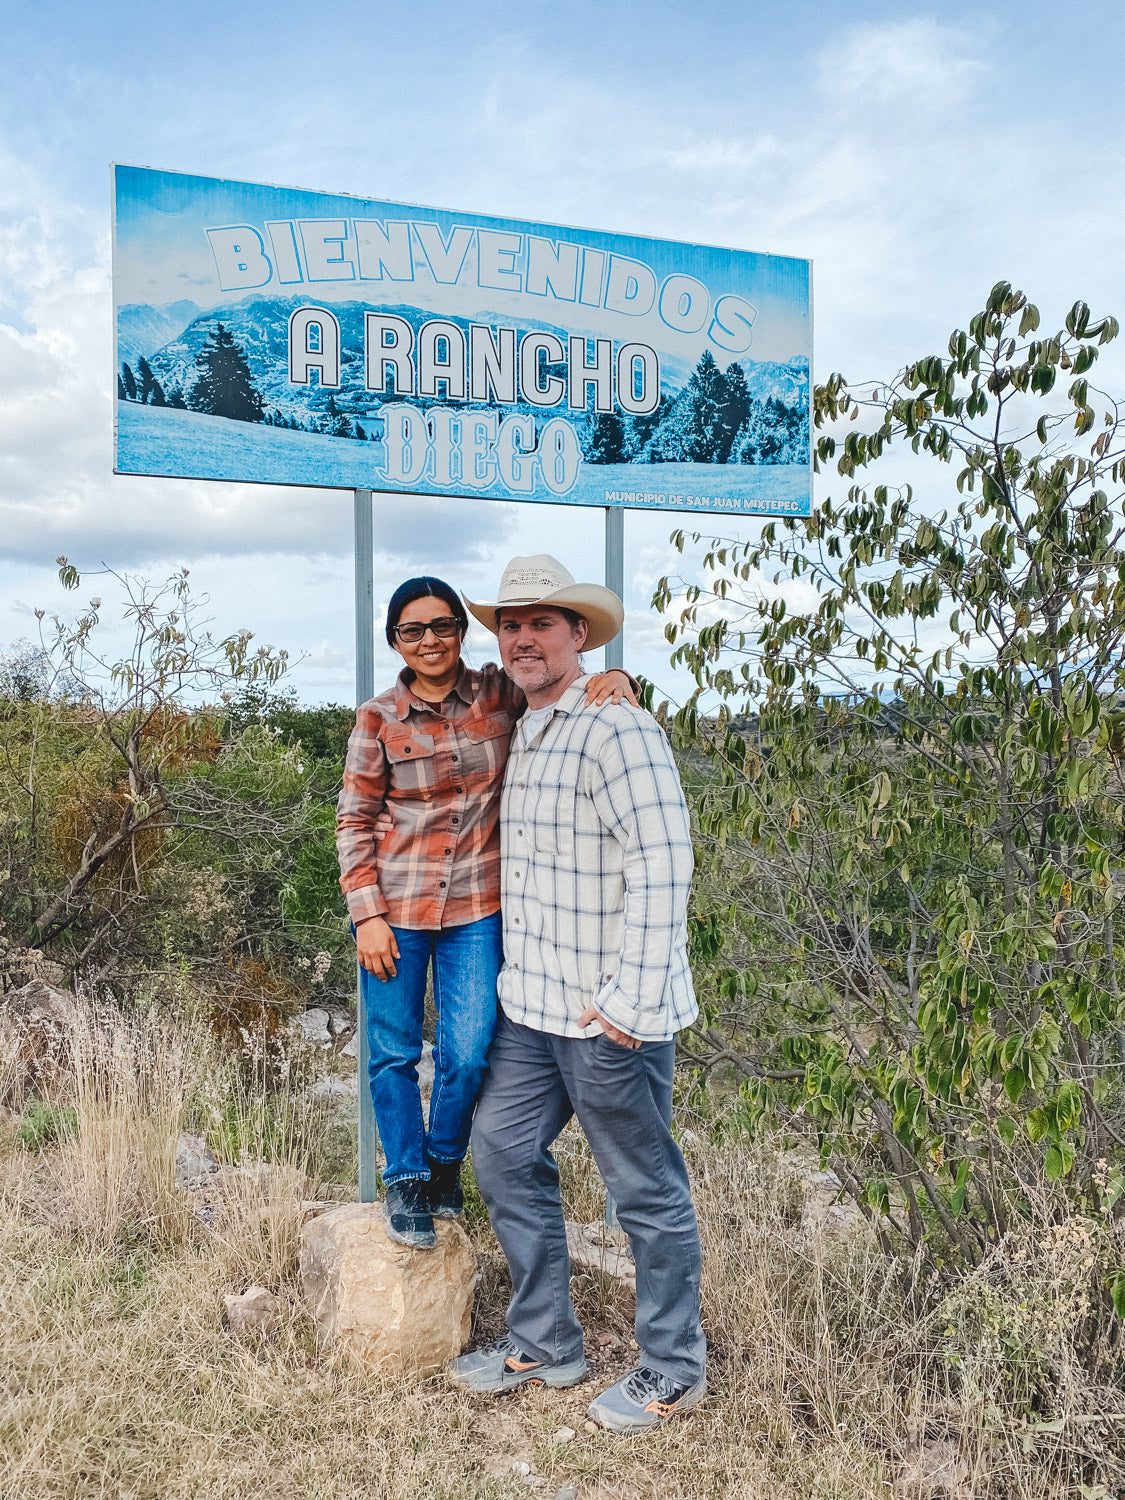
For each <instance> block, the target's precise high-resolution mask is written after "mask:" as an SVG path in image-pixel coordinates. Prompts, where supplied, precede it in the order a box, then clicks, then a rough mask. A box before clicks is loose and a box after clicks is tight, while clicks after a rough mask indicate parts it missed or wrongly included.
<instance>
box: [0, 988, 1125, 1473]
mask: <svg viewBox="0 0 1125 1500" xmlns="http://www.w3.org/2000/svg"><path fill="white" fill-rule="evenodd" d="M70 1092H71V1102H72V1103H73V1105H74V1108H75V1110H76V1114H77V1124H78V1129H77V1133H76V1134H75V1135H74V1136H73V1137H71V1138H70V1139H68V1140H64V1141H62V1142H61V1143H59V1144H54V1145H50V1146H48V1147H46V1148H45V1149H44V1150H42V1151H40V1152H35V1151H29V1150H26V1149H24V1148H23V1147H21V1146H20V1145H19V1144H18V1143H17V1141H16V1139H15V1132H14V1129H13V1128H11V1127H8V1128H5V1129H3V1130H2V1131H0V1366H2V1368H3V1370H4V1372H5V1376H4V1380H5V1381H6V1384H5V1383H0V1495H3V1496H4V1497H8V1496H12V1497H16V1496H19V1497H21V1500H23V1497H26V1500H35V1497H40V1496H42V1497H47V1496H51V1497H62V1496H66V1497H76V1500H77V1497H83V1500H85V1497H93V1496H113V1497H117V1496H121V1497H128V1500H157V1497H159V1500H181V1497H184V1500H187V1497H205V1500H235V1497H238V1500H242V1497H251V1496H253V1497H255V1500H273V1497H277V1500H282V1497H285V1500H289V1497H293V1500H297V1497H302V1500H305V1497H310V1500H316V1497H325V1500H327V1497H329V1496H331V1497H332V1500H350V1497H353V1496H354V1497H360V1496H363V1497H370V1496H378V1497H386V1500H398V1497H404V1500H405V1497H415V1496H423V1495H424V1496H427V1497H432V1500H443V1497H449V1500H454V1497H456V1500H466V1497H472V1500H477V1497H480V1500H487V1497H496V1500H500V1497H516V1496H527V1495H529V1494H533V1493H543V1494H545V1495H547V1496H549V1497H553V1496H554V1495H555V1493H556V1491H557V1490H558V1489H559V1488H561V1487H563V1486H565V1485H573V1486H576V1487H577V1490H578V1493H579V1495H581V1496H582V1497H584V1500H594V1497H598V1500H610V1497H613V1500H657V1497H660V1500H696V1497H699V1500H703V1497H713V1496H723V1497H725V1496H732V1497H746V1500H757V1497H761V1500H766V1497H769V1500H788V1497H792V1500H829V1497H832V1500H860V1497H869V1496H876V1495H883V1494H886V1493H888V1492H889V1487H890V1485H891V1484H892V1483H893V1482H894V1481H895V1480H896V1477H897V1478H898V1480H899V1493H900V1494H904V1495H905V1494H907V1493H916V1494H919V1495H928V1494H934V1493H940V1491H938V1492H935V1491H934V1490H933V1487H932V1486H931V1487H930V1488H929V1489H926V1488H923V1489H921V1490H918V1489H915V1490H913V1491H909V1490H906V1489H904V1488H903V1478H904V1476H906V1477H907V1478H908V1477H909V1475H910V1473H911V1472H912V1471H911V1470H910V1469H909V1468H907V1469H905V1470H904V1469H902V1468H901V1460H902V1459H903V1458H904V1456H908V1450H909V1448H910V1445H911V1442H912V1441H913V1443H914V1446H915V1448H917V1447H918V1446H919V1445H920V1444H921V1443H923V1442H925V1440H926V1434H927V1432H928V1433H929V1435H930V1439H931V1440H940V1439H941V1437H942V1435H943V1434H944V1435H945V1436H946V1438H948V1435H949V1433H950V1432H952V1433H953V1434H954V1435H955V1441H954V1442H953V1444H952V1446H951V1445H950V1444H949V1443H948V1442H947V1444H946V1446H947V1448H950V1447H951V1451H952V1452H953V1453H954V1457H955V1462H954V1464H953V1469H952V1471H951V1472H952V1479H951V1484H952V1486H953V1487H952V1488H951V1489H949V1490H947V1493H950V1494H952V1495H959V1496H961V1497H962V1500H964V1497H967V1496H970V1495H980V1496H985V1495H988V1496H990V1497H991V1496H997V1497H1002V1496H1011V1497H1013V1500H1015V1497H1018V1500H1047V1497H1054V1496H1058V1497H1062V1496H1064V1495H1066V1496H1073V1497H1074V1500H1079V1497H1080V1496H1083V1495H1084V1496H1085V1500H1107V1497H1109V1496H1111V1495H1113V1494H1114V1493H1115V1492H1116V1490H1115V1477H1114V1471H1113V1470H1112V1469H1111V1467H1110V1460H1109V1458H1108V1449H1107V1457H1106V1459H1105V1462H1104V1463H1103V1465H1102V1468H1101V1470H1099V1468H1098V1462H1097V1459H1096V1458H1092V1457H1091V1456H1090V1455H1091V1453H1095V1454H1096V1452H1097V1450H1098V1446H1099V1442H1100V1440H1098V1439H1097V1426H1096V1423H1091V1422H1087V1423H1086V1425H1085V1426H1084V1425H1083V1422H1082V1421H1079V1420H1078V1419H1079V1418H1080V1417H1082V1418H1088V1417H1089V1416H1090V1415H1091V1412H1090V1410H1088V1409H1086V1408H1081V1409H1080V1407H1081V1401H1083V1400H1086V1401H1087V1407H1088V1405H1089V1399H1088V1398H1089V1397H1090V1392H1085V1393H1082V1392H1078V1393H1077V1394H1074V1395H1073V1397H1072V1400H1071V1406H1070V1408H1069V1410H1070V1413H1071V1418H1072V1419H1073V1420H1072V1421H1071V1422H1070V1423H1069V1425H1068V1423H1067V1422H1066V1421H1064V1423H1063V1424H1062V1426H1061V1427H1060V1428H1059V1429H1058V1430H1057V1431H1055V1432H1052V1433H1046V1434H1032V1435H1031V1438H1030V1439H1029V1435H1028V1430H1027V1429H1026V1427H1025V1428H1023V1429H1020V1427H1019V1425H1018V1423H1016V1422H1014V1421H1013V1420H1010V1419H1009V1418H1006V1417H1004V1416H1003V1414H1002V1413H1001V1414H1000V1417H999V1418H998V1417H997V1416H996V1415H995V1414H990V1412H989V1408H988V1402H989V1400H990V1399H991V1397H990V1395H989V1388H988V1386H987V1381H984V1384H983V1385H982V1383H981V1380H980V1379H978V1380H977V1382H976V1384H975V1385H974V1386H973V1388H972V1390H969V1389H968V1388H967V1387H966V1388H964V1389H959V1388H958V1386H957V1385H956V1384H955V1382H954V1380H953V1379H952V1377H951V1378H950V1379H943V1378H942V1376H941V1371H942V1370H943V1369H944V1368H946V1366H945V1365H943V1363H942V1348H943V1339H946V1337H947V1336H946V1333H945V1331H944V1325H942V1321H941V1319H935V1318H934V1316H933V1315H932V1314H930V1315H929V1316H923V1315H920V1314H916V1313H913V1312H911V1311H910V1310H909V1306H908V1301H909V1298H908V1295H907V1292H908V1289H909V1287H910V1285H911V1280H912V1278H911V1275H910V1271H909V1268H904V1267H902V1266H890V1265H888V1264H887V1263H886V1262H885V1261H883V1260H882V1259H881V1258H879V1257H878V1256H877V1255H876V1254H875V1253H874V1252H872V1251H871V1250H870V1249H869V1248H868V1247H867V1246H866V1245H865V1243H864V1242H863V1240H862V1239H861V1238H853V1239H852V1240H850V1241H845V1242H840V1241H838V1240H832V1239H826V1238H816V1237H814V1238H813V1239H812V1240H809V1239H808V1238H807V1236H805V1235H804V1234H803V1233H802V1231H801V1228H800V1224H799V1214H798V1213H797V1212H796V1211H795V1208H796V1205H795V1200H794V1188H793V1185H792V1182H791V1181H790V1180H789V1179H788V1178H787V1177H786V1171H785V1167H784V1163H783V1159H782V1157H781V1156H780V1154H779V1153H778V1152H777V1151H775V1150H772V1149H769V1148H765V1147H758V1148H755V1149H753V1150H750V1149H748V1148H746V1147H745V1146H744V1145H739V1146H726V1147H722V1148H718V1147H713V1146H710V1145H707V1144H705V1143H702V1142H700V1143H696V1144H693V1145H692V1147H691V1150H690V1153H689V1161H690V1163H691V1166H692V1171H693V1176H694V1180H695V1183H696V1187H697V1200H698V1206H699V1212H700V1221H701V1227H702V1233H703V1237H704V1242H705V1250H706V1262H705V1287H704V1297H705V1312H706V1321H707V1328H708V1334H709V1338H710V1341H711V1349H712V1356H711V1358H712V1363H711V1383H712V1388H713V1392H714V1394H713V1395H712V1397H711V1398H710V1399H709V1401H708V1402H707V1403H706V1404H705V1405H704V1406H703V1407H702V1408H701V1409H700V1410H699V1411H698V1412H696V1413H694V1414H693V1415H692V1416H691V1417H690V1418H686V1419H684V1420H683V1421H680V1422H675V1423H672V1424H669V1425H668V1426H667V1427H665V1428H664V1429H662V1430H661V1431H659V1432H658V1433H656V1434H654V1435H653V1436H651V1437H649V1438H646V1439H635V1440H632V1441H627V1440H622V1439H619V1438H614V1437H612V1436H611V1435H609V1434H607V1433H604V1432H597V1433H593V1434H588V1433H586V1432H585V1431H584V1430H583V1419H584V1414H585V1407H586V1404H587V1403H588V1401H589V1399H590V1397H591V1394H592V1392H593V1389H594V1388H595V1386H594V1384H593V1383H590V1384H587V1385H586V1386H583V1387H580V1388H577V1389H575V1390H571V1391H562V1392H547V1391H526V1392H522V1393H519V1394H516V1395H514V1396H512V1397H507V1398H504V1399H503V1400H500V1401H494V1400H490V1399H489V1398H483V1397H480V1398H471V1397H466V1396H463V1395H461V1394H459V1393H457V1392H454V1391H453V1390H452V1389H451V1388H450V1387H449V1386H448V1385H447V1384H446V1383H445V1382H444V1381H443V1380H442V1379H440V1378H436V1379H433V1380H430V1381H427V1382H422V1383H419V1382H417V1381H409V1382H405V1383H401V1384H380V1383H377V1382H375V1381H372V1380H371V1379H370V1378H367V1377H364V1376H362V1375H360V1374H358V1373H356V1372H355V1371H354V1370H353V1369H351V1368H349V1367H348V1366H347V1365H345V1364H342V1363H339V1362H336V1361H334V1360H333V1359H332V1358H331V1356H330V1355H327V1354H325V1353H323V1352H320V1351H318V1350H317V1348H316V1344H315V1339H314V1336H313V1330H312V1327H311V1324H310V1323H309V1320H308V1318H307V1317H306V1315H305V1313H304V1311H303V1309H302V1307H301V1303H300V1299H299V1288H298V1285H297V1280H296V1252H297V1245H298V1241H299V1234H300V1227H301V1215H302V1209H301V1200H302V1197H307V1196H308V1195H309V1193H310V1190H311V1189H310V1186H309V1184H308V1182H307V1181H306V1178H305V1175H304V1172H305V1171H306V1170H307V1169H308V1168H309V1167H310V1165H312V1164H315V1157H316V1153H315V1147H316V1144H317V1140H318V1139H319V1138H320V1137H319V1132H320V1131H321V1129H322V1127H323V1116H320V1115H317V1114H316V1112H315V1111H312V1112H311V1113H309V1112H306V1114H305V1115H302V1113H301V1111H302V1109H303V1108H306V1106H304V1105H303V1104H302V1099H303V1094H302V1092H301V1089H300V1088H299V1087H297V1086H294V1087H293V1088H292V1089H291V1090H290V1091H289V1093H288V1094H283V1096H282V1097H281V1099H280V1102H279V1101H278V1100H277V1099H276V1098H275V1099H274V1100H273V1102H272V1103H271V1104H270V1105H269V1108H268V1110H267V1109H266V1107H265V1101H264V1098H263V1097H255V1096H254V1094H253V1091H252V1090H250V1091H248V1090H247V1089H246V1088H245V1087H244V1086H243V1085H241V1084H240V1083H239V1082H238V1080H237V1077H236V1075H235V1074H234V1073H233V1072H231V1071H229V1070H227V1071H226V1072H224V1069H223V1066H219V1065H217V1064H216V1062H215V1059H214V1057H213V1055H211V1053H210V1051H209V1049H208V1047H207V1046H205V1045H203V1044H202V1043H201V1042H200V1041H199V1039H198V1038H196V1037H193V1036H192V1035H191V1034H189V1033H179V1034H174V1033H167V1032H164V1033H160V1032H158V1031H154V1030H151V1029H146V1028H145V1027H143V1026H137V1027H128V1026H125V1025H124V1024H123V1023H121V1022H120V1021H119V1020H118V1021H116V1022H107V1021H106V1019H105V1018H104V1017H102V1018H94V1017H91V1018H90V1022H89V1025H88V1026H87V1028H86V1035H85V1038H84V1041H83V1042H82V1045H81V1046H80V1047H79V1048H78V1049H77V1056H76V1068H75V1070H74V1079H73V1083H72V1086H71V1091H70ZM209 1111H210V1116H211V1120H212V1123H214V1121H215V1120H220V1121H221V1122H223V1128H224V1129H225V1130H226V1131H227V1133H228V1135H229V1133H230V1130H231V1121H232V1120H233V1121H235V1123H236V1125H237V1126H238V1129H239V1130H241V1131H242V1135H243V1137H244V1138H245V1139H247V1140H248V1141H249V1143H250V1145H251V1147H252V1146H253V1143H254V1140H255V1139H257V1141H258V1142H259V1143H266V1142H270V1141H272V1142H273V1143H274V1147H275V1148H277V1143H278V1142H280V1143H281V1147H280V1148H278V1149H275V1150H274V1154H275V1155H278V1154H280V1155H281V1156H283V1157H286V1158H288V1160H289V1162H290V1163H291V1165H290V1167H289V1169H288V1170H284V1171H280V1172H277V1171H275V1172H267V1173H264V1174H262V1173H256V1172H255V1171H253V1170H250V1171H247V1172H245V1173H243V1174H241V1175H237V1176H233V1177H230V1178H229V1179H227V1180H226V1183H225V1185H224V1188H223V1190H222V1191H221V1192H219V1191H217V1190H216V1191H215V1192H213V1193H212V1194H211V1195H210V1199H209V1202H208V1205H207V1206H208V1209H209V1212H210V1214H211V1218H210V1222H209V1223H205V1222H204V1221H203V1219H202V1218H201V1217H200V1215H199V1214H198V1212H196V1211H195V1210H196V1209H197V1208H198V1207H199V1204H200V1198H199V1196H198V1195H196V1196H189V1195H187V1194H185V1193H182V1192H180V1191H178V1190H177V1189H175V1187H174V1186H173V1157H174V1141H175V1137H176V1133H177V1131H178V1130H179V1129H180V1128H182V1125H183V1123H184V1122H187V1123H189V1124H193V1125H196V1126H198V1124H199V1120H200V1117H201V1114H202V1115H203V1116H206V1115H207V1114H208V1112H209ZM277 1119H281V1121H282V1125H281V1126H277V1125H276V1124H275V1125H271V1126H269V1128H268V1129H266V1128H264V1127H263V1121H268V1120H274V1121H276V1120H277ZM239 1122H241V1124H239ZM255 1131H256V1132H257V1134H256V1136H255ZM235 1133H236V1134H237V1133H238V1130H236V1132H235ZM560 1154H561V1157H562V1162H563V1168H564V1181H565V1184H566V1189H567V1195H568V1200H569V1205H570V1211H571V1212H572V1213H573V1214H574V1216H576V1217H584V1218H593V1217H594V1216H595V1215H596V1213H597V1212H598V1210H599V1207H600V1193H599V1189H598V1183H597V1179H596V1177H595V1176H594V1175H593V1173H592V1171H591V1169H590V1164H589V1159H588V1156H587V1154H586V1152H585V1148H584V1147H583V1146H582V1144H581V1141H580V1139H579V1138H578V1137H577V1136H572V1135H571V1134H570V1133H569V1132H568V1134H567V1136H566V1137H565V1138H564V1141H563V1143H562V1146H561V1152H560ZM251 1155H253V1151H252V1150H251ZM472 1233H473V1236H474V1239H475V1241H476V1244H477V1249H478V1253H479V1255H480V1258H481V1263H482V1270H483V1277H482V1281H481V1286H480V1289H479V1292H478V1299H477V1310H476V1324H477V1329H478V1331H479V1332H480V1333H481V1334H486V1333H490V1332H492V1331H495V1329H496V1328H498V1327H499V1326H500V1324H501V1321H502V1315H503V1306H504V1301H505V1277H504V1272H503V1265H502V1261H501V1259H500V1257H499V1254H498V1252H497V1250H496V1247H495V1244H494V1242H493V1241H492V1240H491V1237H490V1236H489V1234H488V1231H487V1227H486V1225H484V1224H483V1223H481V1222H480V1221H479V1219H478V1220H475V1221H473V1223H472ZM252 1282H256V1283H259V1284H263V1285H266V1286H268V1287H270V1288H271V1289H272V1290H274V1291H275V1292H277V1293H278V1294H279V1295H280V1297H281V1298H282V1301H283V1304H284V1306H285V1310H286V1311H285V1318H284V1323H283V1328H282V1330H281V1332H280V1333H279V1334H278V1335H276V1336H274V1337H272V1338H270V1339H268V1340H264V1341H262V1342H259V1343H257V1344H254V1345H240V1344H238V1343H236V1342H234V1341H233V1340H232V1339H231V1338H230V1336H229V1335H228V1334H227V1333H226V1331H225V1330H224V1327H223V1301H222V1298H223V1293H224V1292H227V1291H231V1290H236V1291H237V1290H241V1289H242V1288H244V1287H245V1286H246V1285H248V1284H250V1283H252ZM574 1290H575V1297H576V1302H577V1304H578V1306H579V1309H580V1312H581V1314H582V1316H583V1320H584V1323H585V1325H586V1328H587V1332H588V1344H589V1349H590V1353H591V1356H592V1363H593V1366H594V1373H593V1380H594V1381H595V1382H600V1383H608V1382H609V1381H610V1380H611V1379H614V1378H616V1376H617V1374H618V1373H619V1372H620V1371H621V1370H623V1369H624V1368H626V1367H627V1366H628V1364H629V1363H631V1354H630V1349H629V1338H630V1336H631V1318H632V1308H631V1298H630V1296H629V1295H628V1293H626V1292H625V1291H623V1290H622V1289H621V1288H619V1287H618V1286H616V1285H614V1284H610V1283H608V1282H606V1281H605V1280H603V1279H602V1278H600V1277H597V1276H594V1275H588V1274H581V1275H577V1276H576V1277H575V1283H574ZM977 1374H978V1376H979V1375H980V1371H979V1370H978V1372H977ZM1094 1410H1095V1411H1096V1408H1094ZM1005 1423H1006V1425H1005ZM990 1424H991V1425H990ZM564 1427H568V1428H573V1429H575V1430H576V1431H577V1436H576V1437H575V1438H573V1439H570V1440H562V1439H559V1438H557V1437H555V1436H554V1434H556V1433H557V1432H558V1431H559V1429H561V1428H564ZM958 1433H960V1434H961V1436H960V1438H956V1434H958ZM1025 1446H1026V1447H1027V1449H1028V1451H1027V1452H1026V1453H1025V1452H1024V1448H1025ZM1100 1446H1101V1447H1102V1448H1106V1446H1107V1445H1106V1444H1105V1443H1104V1442H1100ZM519 1461H523V1462H526V1463H530V1464H531V1465H532V1466H533V1470H534V1473H533V1475H532V1476H531V1477H532V1478H535V1477H536V1476H538V1477H539V1478H540V1479H541V1480H542V1481H543V1483H542V1484H541V1485H540V1486H539V1487H538V1488H533V1487H529V1484H528V1481H527V1479H525V1478H521V1477H520V1476H519V1475H517V1474H516V1473H515V1471H514V1470H513V1467H512V1466H513V1464H514V1463H516V1462H519ZM1118 1477H1120V1476H1118ZM1080 1484H1081V1485H1084V1487H1085V1488H1084V1489H1082V1488H1080Z"/></svg>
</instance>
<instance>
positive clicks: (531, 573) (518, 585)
mask: <svg viewBox="0 0 1125 1500" xmlns="http://www.w3.org/2000/svg"><path fill="white" fill-rule="evenodd" d="M461 597H462V598H463V599H464V600H465V604H466V606H467V608H468V610H469V613H470V614H472V615H473V616H474V617H475V618H476V619H478V620H479V621H480V622H481V624H482V625H483V626H484V627H485V628H486V629H487V630H491V631H492V633H493V635H496V634H497V630H498V627H497V623H496V612H497V610H500V609H503V608H504V606H505V605H507V606H508V607H509V608H518V607H519V606H520V605H525V604H550V605H553V606H554V607H555V608H556V609H572V610H573V611H574V612H575V614H578V615H581V616H582V618H583V619H584V620H585V621H586V624H587V626H588V627H589V633H588V634H587V636H586V645H585V647H584V649H585V650H587V651H596V650H597V649H598V647H599V646H604V645H605V644H606V642H607V641H612V640H613V637H614V636H615V635H616V634H617V632H618V631H619V630H620V629H621V626H622V625H623V624H624V621H625V606H624V605H623V604H622V603H621V600H620V599H619V598H618V597H617V595H616V594H615V593H614V592H613V590H612V589H607V588H603V587H602V586H601V584H600V583H575V581H574V575H573V574H572V573H568V572H567V570H566V569H565V568H564V567H563V565H562V563H561V562H559V561H558V559H557V558H554V557H549V556H548V555H547V553H546V552H539V553H537V554H536V555H535V556H534V557H513V558H512V560H511V562H510V563H509V564H508V566H507V567H506V568H505V569H504V576H503V578H501V580H500V591H499V594H498V596H497V598H496V602H495V603H494V604H474V603H473V601H472V600H471V599H470V598H468V597H467V596H466V595H465V594H462V595H461Z"/></svg>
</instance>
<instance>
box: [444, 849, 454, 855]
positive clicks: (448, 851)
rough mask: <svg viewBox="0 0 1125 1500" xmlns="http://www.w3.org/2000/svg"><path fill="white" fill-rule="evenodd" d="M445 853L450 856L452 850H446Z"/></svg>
mask: <svg viewBox="0 0 1125 1500" xmlns="http://www.w3.org/2000/svg"><path fill="white" fill-rule="evenodd" d="M445 852H446V854H452V853H453V850H452V849H447V850H446V851H445Z"/></svg>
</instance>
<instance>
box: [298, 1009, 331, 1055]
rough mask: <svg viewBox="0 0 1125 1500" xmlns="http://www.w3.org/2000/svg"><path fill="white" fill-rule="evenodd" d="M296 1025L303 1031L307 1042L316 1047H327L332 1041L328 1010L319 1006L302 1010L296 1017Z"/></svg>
mask: <svg viewBox="0 0 1125 1500" xmlns="http://www.w3.org/2000/svg"><path fill="white" fill-rule="evenodd" d="M296 1025H297V1026H298V1028H299V1029H300V1031H301V1034H302V1036H303V1037H304V1039H305V1041H306V1042H309V1043H311V1044H312V1046H314V1047H327V1046H329V1045H330V1044H331V1042H332V1032H331V1031H330V1030H329V1025H328V1012H327V1011H326V1010H321V1009H320V1007H319V1006H316V1005H314V1006H312V1007H311V1009H309V1010H306V1011H302V1013H301V1014H300V1015H299V1016H297V1018H296Z"/></svg>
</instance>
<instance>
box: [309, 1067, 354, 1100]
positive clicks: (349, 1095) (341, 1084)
mask: <svg viewBox="0 0 1125 1500" xmlns="http://www.w3.org/2000/svg"><path fill="white" fill-rule="evenodd" d="M309 1095H310V1097H311V1098H313V1099H324V1100H326V1101H327V1102H328V1103H330V1104H354V1103H355V1096H356V1080H355V1078H354V1077H353V1078H350V1079H348V1078H337V1077H336V1075H335V1074H331V1075H330V1076H329V1077H328V1078H322V1079H321V1080H320V1082H319V1083H314V1084H313V1086H312V1088H311V1089H310V1090H309Z"/></svg>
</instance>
